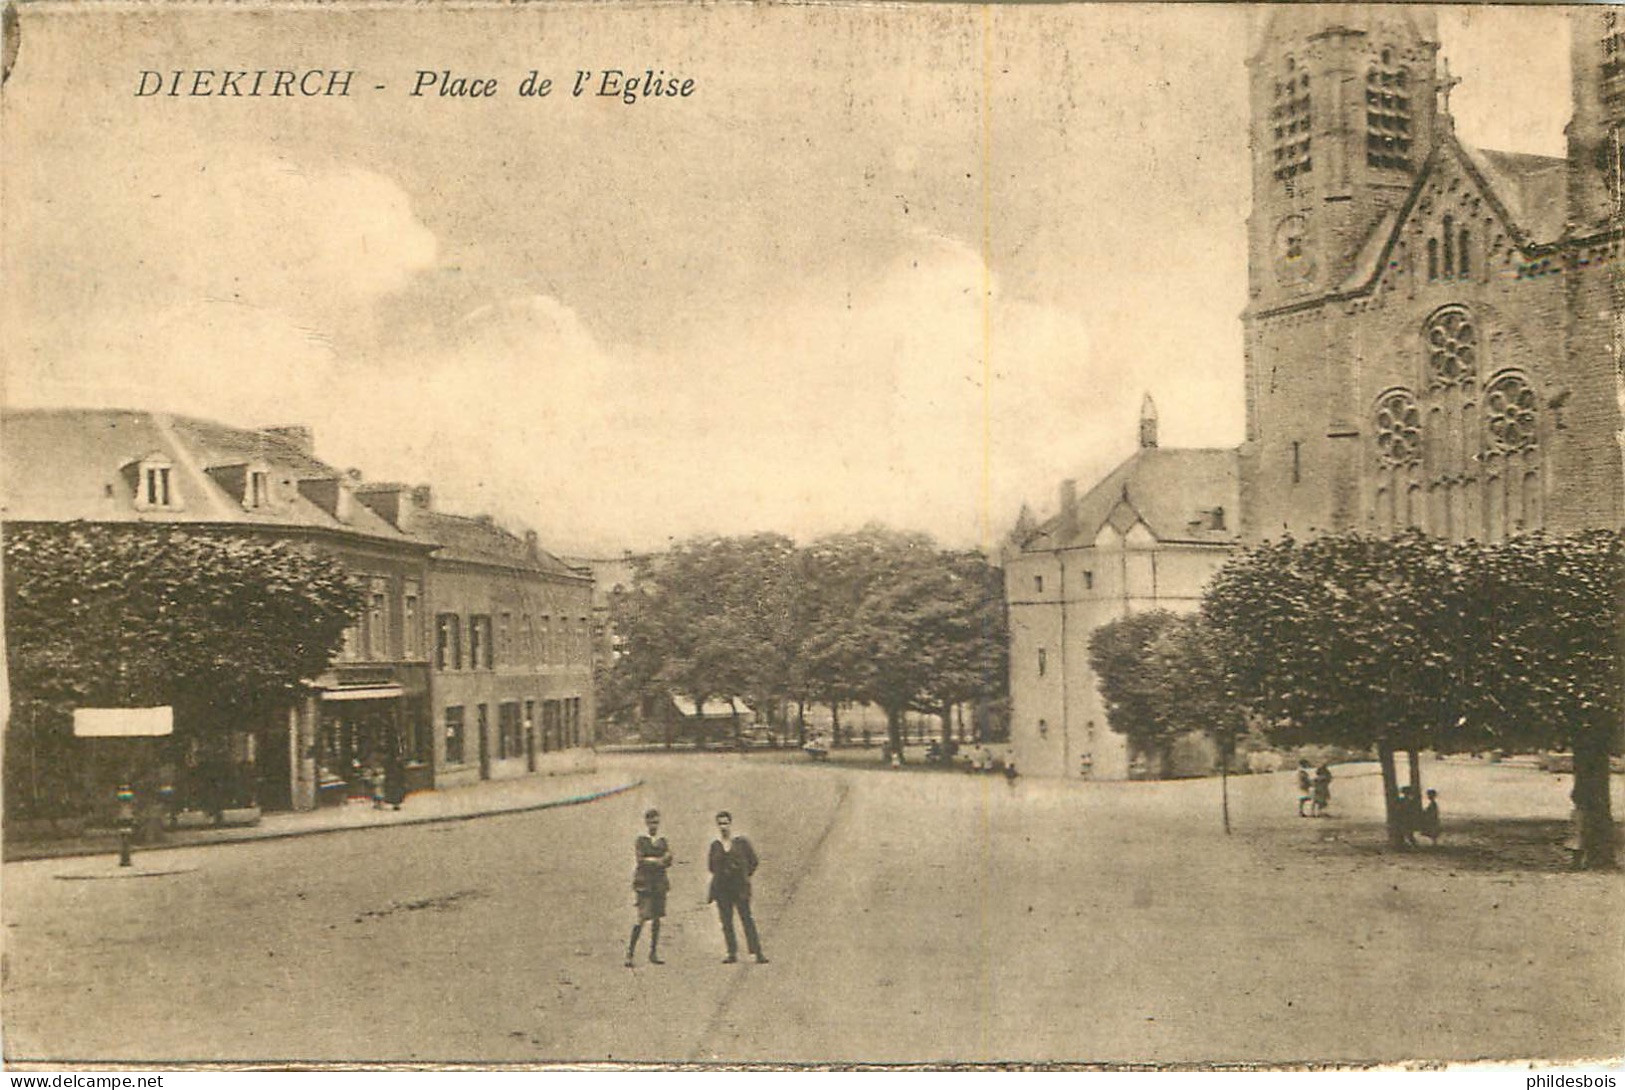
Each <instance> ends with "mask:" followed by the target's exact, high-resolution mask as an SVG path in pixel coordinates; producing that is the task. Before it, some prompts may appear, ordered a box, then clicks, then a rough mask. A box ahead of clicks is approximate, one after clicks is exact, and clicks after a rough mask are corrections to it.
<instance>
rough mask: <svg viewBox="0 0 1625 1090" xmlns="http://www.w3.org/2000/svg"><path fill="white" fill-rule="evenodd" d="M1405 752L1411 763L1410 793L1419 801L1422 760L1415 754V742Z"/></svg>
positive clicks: (1420, 795)
mask: <svg viewBox="0 0 1625 1090" xmlns="http://www.w3.org/2000/svg"><path fill="white" fill-rule="evenodd" d="M1406 752H1407V753H1409V755H1410V762H1411V793H1412V794H1414V795H1415V796H1416V797H1417V798H1418V799H1420V798H1421V797H1422V758H1421V756H1420V755H1419V754H1418V753H1417V752H1416V743H1415V742H1412V743H1411V748H1410V749H1409V750H1407V751H1406Z"/></svg>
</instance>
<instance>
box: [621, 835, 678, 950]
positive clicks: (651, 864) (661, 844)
mask: <svg viewBox="0 0 1625 1090" xmlns="http://www.w3.org/2000/svg"><path fill="white" fill-rule="evenodd" d="M643 820H644V822H645V823H647V825H648V827H649V832H648V834H647V835H645V836H639V837H638V839H637V843H636V844H635V845H634V846H633V850H634V851H636V852H637V856H638V869H637V870H636V871H634V872H633V874H632V892H633V893H634V894H636V895H637V905H638V922H637V923H635V924H633V925H632V940H631V941H630V942H628V943H627V944H626V967H627V968H628V969H630V968H632V962H633V955H634V954H635V953H636V952H637V949H638V935H639V934H641V933H642V931H643V925H644V923H645V922H647V923H648V924H649V964H651V965H664V964H665V962H663V961H661V960H660V921H661V920H662V919H663V918H664V917H665V915H666V891H667V890H669V889H670V888H671V879H670V878H668V877H667V876H666V871H667V870H668V869H669V868H670V867H671V849H670V848H669V847H667V846H666V838H665V837H663V836H661V835H660V811H659V810H649V811H647V812H645V813H644V815H643Z"/></svg>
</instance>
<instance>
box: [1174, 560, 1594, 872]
mask: <svg viewBox="0 0 1625 1090" xmlns="http://www.w3.org/2000/svg"><path fill="white" fill-rule="evenodd" d="M1622 579H1625V577H1622V575H1621V550H1620V537H1619V535H1618V534H1617V533H1615V532H1612V531H1593V532H1588V533H1585V534H1578V535H1573V536H1569V537H1563V538H1552V537H1547V536H1545V535H1541V534H1530V535H1526V536H1520V537H1518V538H1514V539H1512V540H1510V541H1507V542H1504V543H1501V544H1495V545H1480V544H1477V543H1474V542H1467V543H1464V544H1456V545H1452V544H1448V543H1445V542H1441V541H1437V540H1433V539H1429V538H1426V537H1424V536H1422V535H1420V534H1416V533H1411V534H1406V535H1401V536H1400V537H1398V538H1395V539H1392V540H1380V539H1375V538H1367V537H1361V536H1344V537H1324V538H1318V539H1316V540H1314V541H1311V542H1308V543H1305V544H1298V543H1296V542H1293V541H1290V540H1287V541H1282V542H1277V543H1272V544H1266V545H1262V546H1259V547H1257V548H1255V549H1252V550H1249V551H1248V552H1247V553H1244V554H1243V555H1241V556H1239V557H1237V558H1236V559H1235V560H1233V561H1232V562H1231V563H1230V564H1228V565H1227V566H1226V567H1225V568H1224V569H1223V570H1221V572H1220V573H1219V575H1218V576H1217V577H1216V578H1215V580H1214V581H1213V583H1212V584H1210V585H1209V588H1208V592H1207V594H1206V596H1205V598H1204V603H1203V614H1204V616H1205V617H1206V618H1207V620H1208V621H1209V623H1210V624H1211V625H1212V626H1213V627H1214V628H1215V629H1216V630H1217V631H1218V632H1219V633H1221V635H1222V645H1221V646H1222V648H1223V658H1224V672H1225V677H1226V681H1227V686H1228V688H1229V689H1230V690H1231V691H1233V692H1235V693H1236V694H1237V696H1238V697H1239V698H1240V699H1241V700H1242V702H1243V703H1244V705H1245V706H1246V708H1247V709H1248V710H1249V711H1250V712H1252V713H1253V714H1256V715H1257V716H1259V717H1260V718H1261V719H1262V720H1263V721H1264V722H1266V723H1268V724H1270V732H1271V734H1272V735H1273V736H1274V737H1275V738H1276V739H1277V740H1278V741H1285V742H1320V743H1331V744H1343V745H1350V746H1357V747H1365V746H1375V747H1376V749H1377V751H1378V755H1379V758H1380V759H1381V761H1382V767H1383V787H1384V796H1385V799H1386V800H1387V804H1388V818H1389V821H1388V831H1389V840H1390V843H1391V844H1393V845H1395V846H1401V845H1402V844H1403V832H1404V830H1403V828H1402V824H1401V820H1400V815H1399V814H1398V813H1397V809H1396V798H1397V780H1398V777H1397V773H1396V772H1395V769H1394V754H1395V751H1396V750H1398V749H1408V750H1409V751H1410V753H1411V770H1412V782H1413V784H1415V785H1416V786H1418V787H1419V786H1420V784H1419V783H1417V779H1418V765H1417V762H1416V752H1417V750H1418V749H1419V748H1422V747H1424V746H1431V747H1433V748H1435V749H1438V750H1441V751H1453V750H1462V749H1476V748H1481V747H1484V746H1487V745H1493V746H1498V747H1501V748H1507V749H1533V748H1548V747H1552V746H1558V745H1566V746H1571V747H1572V748H1573V750H1574V753H1575V768H1576V775H1575V792H1574V801H1575V806H1576V809H1577V811H1578V812H1579V814H1580V833H1581V845H1582V850H1581V861H1582V862H1583V863H1584V864H1585V865H1588V866H1606V865H1611V863H1612V860H1613V858H1614V856H1613V852H1614V848H1613V821H1612V815H1611V812H1610V809H1609V801H1608V791H1607V783H1608V772H1607V766H1608V755H1609V753H1610V751H1617V749H1618V748H1619V729H1620V722H1621V710H1622V698H1621V690H1622V685H1621V653H1620V644H1619V631H1618V618H1619V616H1620V606H1621V600H1622V593H1625V592H1622V590H1621V586H1622ZM1582 767H1583V768H1584V769H1585V771H1583V772H1582V771H1581V769H1582Z"/></svg>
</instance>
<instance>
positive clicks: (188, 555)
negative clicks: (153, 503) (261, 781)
mask: <svg viewBox="0 0 1625 1090" xmlns="http://www.w3.org/2000/svg"><path fill="white" fill-rule="evenodd" d="M5 583H6V587H5V595H6V597H5V601H6V651H7V662H8V669H9V675H10V683H11V688H12V694H13V707H14V710H15V709H19V708H26V709H27V710H28V713H29V714H28V720H29V723H30V726H31V729H34V730H36V731H38V730H39V729H40V728H41V726H42V725H43V731H44V734H45V735H46V736H47V738H54V739H55V740H56V741H55V743H47V744H58V745H60V744H63V743H64V742H65V739H66V737H67V732H68V731H69V730H70V729H71V728H70V727H69V715H70V713H71V711H72V710H73V709H74V708H77V707H135V706H154V705H165V704H167V705H170V706H172V707H174V709H175V717H176V721H175V729H176V732H177V734H182V735H185V734H192V735H196V736H201V737H209V736H212V735H214V734H217V733H218V732H220V731H221V730H223V729H224V728H225V727H226V726H228V725H229V724H230V723H231V722H232V721H233V719H232V713H237V712H244V711H248V710H250V709H262V708H266V707H274V706H276V705H278V704H282V703H286V702H288V701H290V700H291V699H293V697H294V696H295V694H296V693H297V692H298V691H299V689H300V683H301V681H302V680H304V679H308V678H313V677H315V676H317V675H318V674H320V673H321V672H322V671H323V670H324V669H326V668H327V664H328V662H329V661H330V660H331V658H332V656H333V654H334V653H335V652H336V651H337V650H338V648H339V646H340V644H341V643H342V641H343V634H344V630H345V628H346V627H348V626H349V625H350V624H352V623H353V622H354V620H355V619H356V617H357V616H359V613H360V610H361V608H362V594H361V591H360V589H359V588H358V587H357V586H355V585H354V584H353V583H352V581H351V579H350V577H349V576H348V575H347V574H346V573H345V571H344V568H343V566H342V565H341V564H340V563H339V562H338V561H336V560H334V559H332V558H330V557H328V556H325V555H323V554H321V553H318V552H316V551H314V550H313V549H310V548H308V547H305V546H303V545H299V544H295V543H290V542H286V541H273V540H266V539H263V538H257V537H249V536H245V535H242V534H237V533H227V532H219V531H214V530H210V529H192V528H181V527H174V526H145V525H131V526H108V525H97V524H84V523H65V524H51V525H22V526H11V527H8V528H7V532H6V540H5ZM16 721H17V720H16V717H15V716H14V717H13V723H14V724H15V723H16ZM36 740H37V741H38V739H36ZM61 763H62V764H64V765H67V764H71V762H61ZM10 764H12V765H13V766H15V764H16V762H10ZM10 770H14V768H13V769H10Z"/></svg>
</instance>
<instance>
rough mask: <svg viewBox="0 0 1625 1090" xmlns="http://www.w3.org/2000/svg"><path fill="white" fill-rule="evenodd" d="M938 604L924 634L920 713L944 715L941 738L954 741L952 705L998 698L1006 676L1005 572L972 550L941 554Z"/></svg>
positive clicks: (1007, 630)
mask: <svg viewBox="0 0 1625 1090" xmlns="http://www.w3.org/2000/svg"><path fill="white" fill-rule="evenodd" d="M938 562H939V564H940V565H941V568H942V571H943V573H944V579H943V582H942V587H941V589H942V602H941V608H940V609H939V610H937V611H936V613H935V616H934V618H933V622H934V623H933V624H932V625H931V627H930V630H929V631H928V632H927V633H926V636H927V638H928V639H929V640H930V645H931V647H932V649H933V658H934V669H933V672H932V674H931V677H930V679H929V680H928V681H927V683H926V686H925V690H924V692H923V694H922V702H921V704H922V706H920V707H918V708H917V710H919V711H927V712H933V713H935V714H938V715H940V716H941V717H942V741H943V743H944V745H946V744H947V743H948V742H949V741H951V740H952V737H951V736H952V729H953V721H952V717H953V709H954V707H955V706H956V705H958V704H964V703H967V702H970V701H980V700H990V699H997V698H998V697H1000V696H1002V695H1003V694H1004V693H1005V691H1006V689H1007V687H1008V683H1009V676H1010V667H1009V660H1010V634H1009V623H1008V617H1007V614H1006V607H1005V601H1004V572H1003V570H1002V569H1000V568H995V567H994V566H993V565H991V564H989V563H988V562H987V560H986V558H985V557H983V556H982V555H981V554H980V553H975V552H944V553H941V554H939V557H938Z"/></svg>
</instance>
